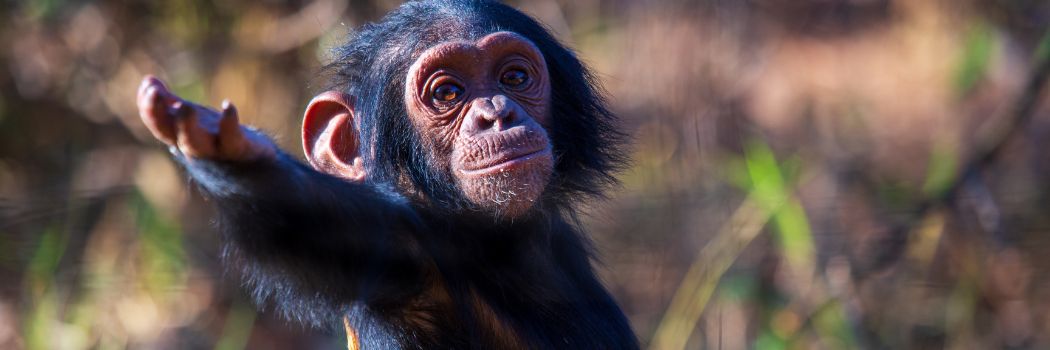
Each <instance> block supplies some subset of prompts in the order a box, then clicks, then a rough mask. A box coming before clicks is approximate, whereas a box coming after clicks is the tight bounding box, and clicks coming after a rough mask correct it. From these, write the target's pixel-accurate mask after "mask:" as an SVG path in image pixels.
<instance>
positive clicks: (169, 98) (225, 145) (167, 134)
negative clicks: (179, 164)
mask: <svg viewBox="0 0 1050 350" xmlns="http://www.w3.org/2000/svg"><path fill="white" fill-rule="evenodd" d="M138 107H139V116H140V117H141V118H142V122H143V123H145V124H146V127H147V128H148V129H149V130H150V132H152V133H153V136H154V137H156V138H157V139H158V140H160V141H161V142H164V143H165V144H168V145H169V146H175V147H177V148H178V149H179V151H181V152H182V153H183V154H185V155H187V156H189V157H191V158H197V159H210V160H225V161H240V162H247V161H254V160H260V159H271V158H273V157H274V155H275V152H276V150H275V146H274V145H273V143H271V142H270V141H269V140H267V139H266V138H265V137H263V136H262V135H260V134H258V133H257V132H254V131H252V130H249V129H247V128H245V127H242V126H241V124H240V122H239V121H238V119H239V117H238V115H237V110H236V108H234V106H233V104H232V103H229V102H228V101H226V102H223V106H222V111H221V112H219V111H216V110H214V109H211V108H207V107H203V106H200V105H197V104H195V103H192V102H189V101H186V100H184V99H182V98H180V97H178V96H176V95H175V94H173V93H171V91H170V90H168V88H167V87H166V86H165V85H164V83H163V82H161V81H160V80H159V79H157V78H154V77H152V76H147V77H146V78H145V79H143V81H142V85H141V86H140V87H139V92H138Z"/></svg>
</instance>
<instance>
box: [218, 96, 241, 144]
mask: <svg viewBox="0 0 1050 350" xmlns="http://www.w3.org/2000/svg"><path fill="white" fill-rule="evenodd" d="M244 143H245V140H244V130H242V129H241V123H240V117H239V116H238V115H237V107H235V106H234V105H233V103H231V102H230V101H229V100H223V101H222V116H221V119H220V120H219V151H220V153H222V154H223V155H224V156H227V157H231V158H236V157H237V156H238V155H240V154H241V153H243V151H244Z"/></svg>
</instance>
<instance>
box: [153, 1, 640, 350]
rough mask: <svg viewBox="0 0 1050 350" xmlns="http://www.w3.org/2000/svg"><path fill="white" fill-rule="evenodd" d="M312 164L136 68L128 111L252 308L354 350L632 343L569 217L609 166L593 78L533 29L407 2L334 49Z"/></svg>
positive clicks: (476, 8)
mask: <svg viewBox="0 0 1050 350" xmlns="http://www.w3.org/2000/svg"><path fill="white" fill-rule="evenodd" d="M336 53H337V55H336V56H337V57H336V60H335V62H334V63H332V64H330V65H329V66H328V67H327V68H328V69H329V70H330V72H331V73H332V77H333V82H332V87H331V89H332V90H331V91H328V92H325V93H322V94H320V95H319V96H317V97H316V98H314V99H313V101H311V102H310V103H309V105H308V106H307V108H306V112H305V117H304V119H303V148H304V150H305V152H306V158H307V159H308V160H309V163H310V165H311V166H312V167H313V169H311V168H309V167H306V166H304V165H303V164H301V163H299V162H297V161H295V160H294V159H292V157H291V156H289V155H287V154H285V153H283V152H282V151H280V150H279V149H277V147H276V146H275V145H274V144H273V143H272V142H271V141H270V140H269V139H268V138H266V137H265V136H263V135H262V134H261V133H259V132H257V131H255V130H253V129H250V128H245V127H243V126H241V125H240V124H239V122H238V116H237V111H236V109H235V108H234V107H233V105H232V104H230V103H229V102H224V103H223V105H222V108H221V111H215V110H212V109H209V108H206V107H202V106H198V105H195V104H193V103H190V102H188V101H185V100H183V99H181V98H179V97H178V96H175V95H174V94H172V93H171V92H170V91H169V90H168V89H167V88H166V87H165V86H164V84H163V83H161V82H160V81H159V80H157V79H155V78H152V77H148V78H146V79H145V81H144V82H143V84H142V87H141V88H140V91H139V100H138V104H139V111H140V114H141V116H142V120H143V121H144V122H145V124H146V125H147V126H148V128H149V129H150V130H151V131H152V132H153V134H154V135H155V136H156V137H157V138H158V139H159V140H161V141H163V142H164V143H166V144H168V145H170V146H171V149H172V152H173V153H174V154H175V156H176V158H177V159H178V160H179V161H180V162H181V163H182V164H184V165H185V167H186V169H187V171H188V172H189V174H190V175H191V176H192V177H193V178H194V179H195V180H196V181H197V182H198V183H199V184H200V186H201V188H202V189H203V191H204V192H205V193H206V194H207V195H208V197H210V198H212V200H213V202H214V203H215V204H216V205H217V207H218V210H219V212H220V215H221V216H220V218H221V219H220V221H219V223H220V226H221V227H222V229H223V232H224V235H225V236H226V240H227V241H228V242H229V244H228V247H227V249H226V251H225V255H226V257H227V258H228V259H230V260H231V263H233V264H234V265H235V266H238V267H240V268H241V270H242V272H243V275H244V278H245V282H246V284H247V285H248V286H249V287H250V288H251V291H252V294H253V297H254V298H256V300H257V301H258V302H260V303H272V304H273V305H275V307H276V309H277V310H278V311H279V312H281V313H282V314H284V315H285V316H287V317H289V318H292V319H297V320H300V321H303V322H307V323H312V324H323V323H325V322H329V321H335V320H338V319H339V318H342V319H343V322H344V323H345V326H346V329H347V335H348V338H349V340H350V347H351V348H358V347H362V348H423V349H447V348H500V349H502V348H542V349H550V348H559V349H593V348H600V349H615V348H637V347H638V344H637V340H636V339H635V337H634V334H633V333H632V331H631V328H630V326H629V325H628V323H627V320H626V319H625V317H624V315H623V313H622V312H621V311H620V309H619V307H618V306H617V305H616V303H615V302H614V301H613V299H612V298H611V297H610V296H609V294H608V292H606V290H605V289H604V288H603V287H602V285H601V283H600V282H599V281H598V279H597V278H596V276H595V274H594V271H593V269H592V267H591V262H590V251H589V249H588V244H587V240H586V238H585V237H584V236H583V234H582V232H581V231H580V228H579V224H578V221H577V220H576V210H577V209H576V208H574V206H575V205H577V203H578V202H579V200H580V199H581V197H594V196H600V195H601V192H602V191H603V189H605V188H606V187H608V185H610V184H612V183H614V182H615V180H614V179H613V178H612V175H611V173H612V172H613V171H614V170H616V169H617V168H618V167H619V166H620V165H621V164H622V163H623V156H622V151H621V150H620V149H619V147H618V146H619V145H620V144H621V143H622V136H623V135H622V134H621V133H620V132H619V131H617V129H616V128H614V125H613V124H614V123H615V117H614V116H613V115H612V114H611V113H610V112H609V111H608V110H607V109H606V107H605V102H604V100H603V98H602V95H601V91H600V90H599V89H598V88H597V86H596V84H595V81H594V78H593V77H592V76H591V75H590V73H588V71H587V69H586V68H585V67H584V66H583V65H582V64H581V63H580V61H579V60H578V59H577V58H576V57H575V55H574V54H573V53H572V52H571V51H570V50H568V49H566V48H565V47H563V46H562V45H561V44H559V43H558V41H557V40H556V39H554V38H553V37H552V36H551V35H550V33H548V32H547V31H546V30H544V29H543V27H542V26H541V25H540V24H539V23H537V22H536V21H535V20H533V19H532V18H530V17H528V16H526V15H524V14H522V13H520V12H518V11H517V10H514V9H512V8H510V7H508V6H505V5H503V4H499V3H496V2H492V1H482V0H433V1H418V2H410V3H407V4H405V5H403V6H401V7H400V8H398V9H397V10H395V11H394V12H392V13H390V14H389V15H387V16H386V17H385V18H383V19H382V20H381V21H380V22H378V23H374V24H369V25H365V26H364V27H362V28H360V30H359V31H357V32H356V33H354V34H352V36H351V38H350V40H349V43H348V44H346V45H345V46H343V47H340V48H338V49H337V50H336Z"/></svg>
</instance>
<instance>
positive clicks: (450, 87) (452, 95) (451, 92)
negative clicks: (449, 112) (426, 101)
mask: <svg viewBox="0 0 1050 350" xmlns="http://www.w3.org/2000/svg"><path fill="white" fill-rule="evenodd" d="M462 95H463V88H461V87H459V86H458V85H454V84H442V85H441V86H438V87H437V88H436V89H434V101H438V102H452V101H455V100H456V99H457V98H459V97H460V96H462Z"/></svg>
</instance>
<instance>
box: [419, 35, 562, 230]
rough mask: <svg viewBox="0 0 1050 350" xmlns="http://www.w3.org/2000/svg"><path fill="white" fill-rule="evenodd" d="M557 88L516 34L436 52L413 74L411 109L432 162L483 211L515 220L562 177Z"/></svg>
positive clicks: (431, 50) (461, 43)
mask: <svg viewBox="0 0 1050 350" xmlns="http://www.w3.org/2000/svg"><path fill="white" fill-rule="evenodd" d="M550 104H551V86H550V78H549V76H548V73H547V66H546V64H545V62H544V59H543V55H542V54H541V53H540V50H539V49H538V48H537V47H536V46H535V45H534V44H533V43H532V42H531V41H529V40H528V39H526V38H524V37H522V36H520V35H518V34H515V33H511V32H496V33H492V34H489V35H486V36H484V37H482V38H481V39H478V40H477V41H473V42H470V41H450V42H445V43H442V44H438V45H435V46H433V47H430V48H429V49H427V50H426V51H424V52H423V53H422V54H420V56H419V58H418V59H416V61H415V62H414V64H413V65H412V66H411V68H410V69H409V71H408V76H407V77H406V84H405V105H406V107H407V109H408V117H409V119H410V120H411V122H412V125H413V126H414V127H415V129H416V131H417V133H418V134H419V135H420V137H421V140H422V142H423V144H424V146H425V147H426V148H427V149H428V150H429V152H430V154H429V155H428V156H429V157H430V158H431V159H432V161H433V162H434V163H435V165H437V166H441V167H443V168H444V169H445V170H446V171H448V172H449V173H451V174H452V178H453V179H455V181H456V182H457V185H458V187H459V188H460V189H461V190H462V191H463V195H464V196H465V197H466V198H467V199H468V200H469V201H470V202H472V203H473V204H474V205H476V206H477V207H478V208H480V209H482V210H484V211H488V212H491V213H494V214H497V215H498V216H500V217H505V218H514V217H518V216H521V215H523V214H525V213H527V212H528V211H529V209H531V208H533V207H534V205H535V203H536V201H537V200H538V199H539V197H540V195H541V194H542V193H543V191H544V189H545V188H546V186H547V184H548V182H549V181H550V178H551V174H552V173H553V171H554V158H553V155H552V151H551V142H550V139H549V138H548V136H547V129H546V128H549V127H550V124H551V123H550V118H551V112H550V109H551V107H550Z"/></svg>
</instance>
